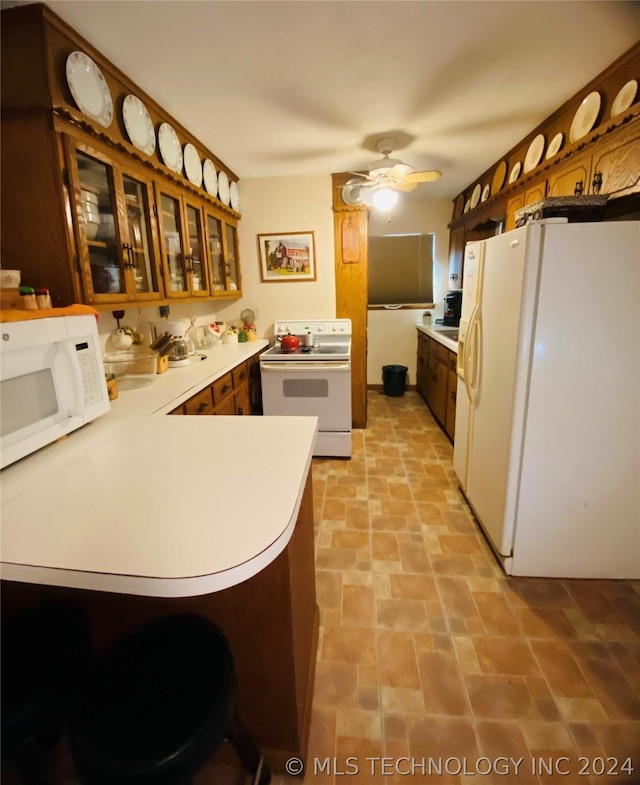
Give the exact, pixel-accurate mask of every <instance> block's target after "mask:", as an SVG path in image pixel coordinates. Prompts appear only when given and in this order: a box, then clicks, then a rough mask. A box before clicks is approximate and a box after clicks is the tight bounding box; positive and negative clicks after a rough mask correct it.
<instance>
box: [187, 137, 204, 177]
mask: <svg viewBox="0 0 640 785" xmlns="http://www.w3.org/2000/svg"><path fill="white" fill-rule="evenodd" d="M184 173H185V174H186V175H187V180H189V182H190V183H193V184H194V185H197V186H198V188H199V187H200V186H201V185H202V163H201V161H200V156H199V155H198V151H197V150H196V148H195V146H194V145H192V144H191V142H187V143H186V144H185V146H184Z"/></svg>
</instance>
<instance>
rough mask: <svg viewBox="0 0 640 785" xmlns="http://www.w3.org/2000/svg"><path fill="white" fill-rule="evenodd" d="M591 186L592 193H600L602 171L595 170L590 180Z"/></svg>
mask: <svg viewBox="0 0 640 785" xmlns="http://www.w3.org/2000/svg"><path fill="white" fill-rule="evenodd" d="M591 187H592V188H593V192H594V194H599V193H600V189H601V188H602V172H596V173H595V174H594V175H593V180H592V181H591Z"/></svg>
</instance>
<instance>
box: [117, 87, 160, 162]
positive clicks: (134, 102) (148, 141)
mask: <svg viewBox="0 0 640 785" xmlns="http://www.w3.org/2000/svg"><path fill="white" fill-rule="evenodd" d="M122 119H123V120H124V127H125V128H126V129H127V133H128V134H129V139H131V144H132V145H133V146H134V147H137V148H138V150H142V152H143V153H146V154H147V155H152V154H153V151H154V150H155V149H156V135H155V132H154V130H153V123H152V122H151V117H150V116H149V112H147V107H146V106H145V105H144V104H143V103H142V101H141V100H140V99H139V98H138V97H137V96H135V95H128V96H127V97H126V98H125V99H124V101H123V103H122Z"/></svg>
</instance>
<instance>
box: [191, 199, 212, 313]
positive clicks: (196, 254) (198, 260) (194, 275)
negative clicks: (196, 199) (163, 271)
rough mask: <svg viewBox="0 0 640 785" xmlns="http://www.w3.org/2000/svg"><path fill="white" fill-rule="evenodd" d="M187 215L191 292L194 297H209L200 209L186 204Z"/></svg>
mask: <svg viewBox="0 0 640 785" xmlns="http://www.w3.org/2000/svg"><path fill="white" fill-rule="evenodd" d="M186 215H187V242H188V248H187V271H188V273H189V275H190V285H191V286H190V292H191V295H192V296H194V297H202V296H205V297H207V296H208V295H209V275H208V268H207V262H206V259H207V253H206V245H205V242H204V233H203V226H202V212H201V210H200V208H199V207H194V206H193V205H191V204H188V203H187V204H186Z"/></svg>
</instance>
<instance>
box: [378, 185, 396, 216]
mask: <svg viewBox="0 0 640 785" xmlns="http://www.w3.org/2000/svg"><path fill="white" fill-rule="evenodd" d="M371 200H372V201H373V206H374V207H376V208H377V209H378V210H382V211H383V212H386V211H387V210H391V208H392V207H395V205H396V203H397V201H398V192H397V191H394V190H393V188H387V187H383V188H376V190H375V191H374V192H373V194H372V195H371Z"/></svg>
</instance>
